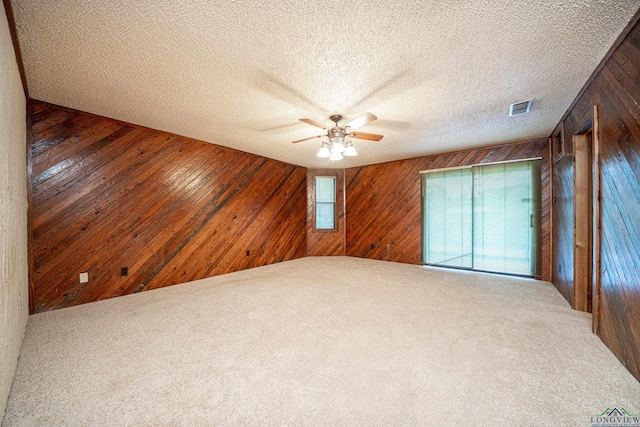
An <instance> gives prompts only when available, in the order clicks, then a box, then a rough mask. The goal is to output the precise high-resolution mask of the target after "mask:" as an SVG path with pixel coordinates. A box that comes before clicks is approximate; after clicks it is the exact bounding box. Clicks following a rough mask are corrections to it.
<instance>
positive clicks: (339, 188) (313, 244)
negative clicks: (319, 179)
mask: <svg viewBox="0 0 640 427" xmlns="http://www.w3.org/2000/svg"><path fill="white" fill-rule="evenodd" d="M316 176H335V177H336V229H335V230H332V231H329V230H316V229H315V227H314V225H315V216H314V212H315V191H316V188H315V177H316ZM344 211H345V196H344V170H342V169H309V170H308V171H307V255H308V256H338V255H344V254H345V227H344Z"/></svg>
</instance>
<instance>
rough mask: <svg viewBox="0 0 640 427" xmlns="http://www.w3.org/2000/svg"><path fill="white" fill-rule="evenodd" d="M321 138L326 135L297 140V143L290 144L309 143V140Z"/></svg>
mask: <svg viewBox="0 0 640 427" xmlns="http://www.w3.org/2000/svg"><path fill="white" fill-rule="evenodd" d="M323 136H326V135H316V136H310V137H309V138H303V139H299V140H297V141H292V142H291V143H292V144H297V143H298V142H303V141H309V140H310V139H316V138H322V137H323Z"/></svg>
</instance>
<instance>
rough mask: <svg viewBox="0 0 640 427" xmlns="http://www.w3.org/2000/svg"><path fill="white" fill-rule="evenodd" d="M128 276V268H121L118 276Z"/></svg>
mask: <svg viewBox="0 0 640 427" xmlns="http://www.w3.org/2000/svg"><path fill="white" fill-rule="evenodd" d="M128 275H129V267H121V268H120V276H128Z"/></svg>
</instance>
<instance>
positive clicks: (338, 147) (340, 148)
mask: <svg viewBox="0 0 640 427" xmlns="http://www.w3.org/2000/svg"><path fill="white" fill-rule="evenodd" d="M333 150H336V151H337V152H339V153H342V152H344V150H345V148H344V144H343V143H342V142H340V141H338V142H336V143H335V144H333V148H332V149H331V152H332V153H333Z"/></svg>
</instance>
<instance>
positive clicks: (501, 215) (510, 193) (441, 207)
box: [422, 160, 540, 276]
mask: <svg viewBox="0 0 640 427" xmlns="http://www.w3.org/2000/svg"><path fill="white" fill-rule="evenodd" d="M422 191H423V217H424V220H423V261H424V263H425V264H431V265H441V266H449V267H458V268H467V269H473V270H479V271H491V272H498V273H508V274H518V275H526V276H535V275H537V274H538V273H539V272H538V257H537V253H538V236H539V232H538V228H539V227H538V224H539V216H540V160H527V161H518V162H509V163H499V164H491V165H478V166H473V167H471V168H461V169H450V170H441V171H426V172H424V173H423V174H422Z"/></svg>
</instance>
